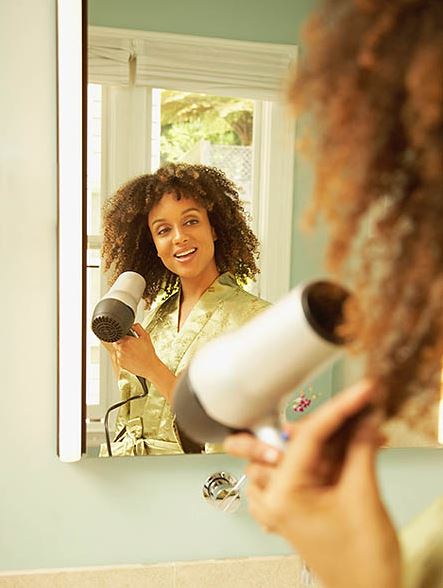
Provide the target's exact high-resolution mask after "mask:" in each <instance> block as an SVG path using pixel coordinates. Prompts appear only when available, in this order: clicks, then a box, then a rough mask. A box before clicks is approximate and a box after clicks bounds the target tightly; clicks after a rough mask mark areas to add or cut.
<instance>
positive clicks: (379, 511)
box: [225, 382, 401, 588]
mask: <svg viewBox="0 0 443 588" xmlns="http://www.w3.org/2000/svg"><path fill="white" fill-rule="evenodd" d="M374 395H375V393H374V390H373V388H372V386H371V384H370V383H368V382H361V383H359V384H357V385H356V386H354V387H352V388H350V389H348V390H346V391H345V392H343V393H342V394H340V395H338V396H336V397H334V398H332V399H331V400H329V401H328V402H327V403H326V404H324V405H323V406H321V407H320V408H319V409H317V410H316V411H315V412H314V413H312V414H311V415H308V416H306V417H304V418H303V419H302V420H301V421H299V422H298V423H297V424H295V425H294V426H293V427H292V435H291V440H290V442H289V443H288V444H287V449H286V451H285V453H284V455H281V454H280V453H279V452H278V451H276V450H272V449H271V448H270V447H269V446H267V445H265V444H264V443H262V442H260V441H258V440H255V439H254V438H253V437H251V436H245V435H238V436H236V435H234V436H231V437H229V438H228V439H227V440H226V442H225V449H226V451H227V452H228V453H231V454H232V455H236V456H238V457H243V458H247V459H250V460H251V464H250V465H249V467H248V468H247V471H246V473H247V475H248V478H249V488H248V499H249V509H250V511H251V514H252V515H253V516H254V518H256V519H257V521H258V522H259V523H260V524H261V525H262V526H263V527H264V528H265V529H267V530H269V531H272V532H275V533H278V534H280V535H282V536H283V537H284V538H285V539H287V540H288V541H289V542H290V543H291V544H292V545H293V547H294V548H295V549H296V550H297V551H298V552H299V553H300V555H301V556H302V557H303V558H304V559H305V560H306V562H307V564H308V565H309V566H310V567H311V568H312V570H313V571H314V572H315V573H316V574H317V576H318V577H319V578H320V580H322V581H323V583H324V584H325V586H327V588H345V587H346V588H348V587H349V588H351V587H352V588H373V587H374V586H377V588H397V587H398V586H400V583H401V571H400V569H401V561H400V550H399V545H398V540H397V536H396V533H395V531H394V528H393V525H392V523H391V521H390V519H389V517H388V515H387V513H386V510H385V508H384V505H383V503H382V501H381V498H380V494H379V490H378V486H377V480H376V474H375V456H376V452H377V450H378V447H379V445H380V442H381V436H380V434H379V431H378V424H379V421H380V417H379V415H376V414H375V413H372V414H370V416H367V417H365V418H363V419H362V420H361V421H359V422H358V424H357V425H356V427H355V429H354V431H353V433H352V434H351V435H350V439H349V440H348V442H347V446H346V448H345V449H343V446H342V445H341V442H340V436H339V435H338V432H339V430H340V429H341V427H342V426H343V425H344V424H345V423H346V422H347V421H348V419H349V418H351V417H353V416H355V415H357V414H358V413H359V412H360V411H361V410H362V409H364V408H365V407H367V406H368V405H369V404H370V403H371V401H372V400H373V398H374Z"/></svg>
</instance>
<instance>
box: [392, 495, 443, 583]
mask: <svg viewBox="0 0 443 588" xmlns="http://www.w3.org/2000/svg"><path fill="white" fill-rule="evenodd" d="M400 542H401V546H402V552H403V562H404V564H403V588H442V587H443V496H441V497H440V498H438V499H437V500H435V501H434V502H433V503H432V504H431V505H430V506H429V507H428V508H427V509H426V510H424V511H423V512H422V513H421V514H420V515H418V516H417V517H416V518H415V519H413V521H412V522H411V523H409V525H407V526H406V527H405V528H404V529H403V530H402V531H401V533H400Z"/></svg>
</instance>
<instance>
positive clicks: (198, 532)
mask: <svg viewBox="0 0 443 588" xmlns="http://www.w3.org/2000/svg"><path fill="white" fill-rule="evenodd" d="M145 4H146V2H145ZM208 4H211V6H210V7H209V8H208V6H207V5H208ZM294 4H297V7H298V8H294V7H293V6H292V5H294ZM107 5H109V6H111V2H109V3H107ZM175 5H179V6H181V3H178V2H174V3H171V2H163V3H160V2H155V3H154V2H152V13H151V16H152V27H151V28H152V29H153V30H174V31H175V32H184V33H191V32H195V33H199V34H206V35H207V34H219V35H220V36H236V37H238V38H245V39H246V38H247V39H251V38H254V37H256V39H257V40H264V41H269V40H274V41H276V42H287V41H289V40H290V39H289V36H288V35H289V34H290V33H289V31H290V29H289V28H288V21H289V20H290V18H291V20H293V23H294V27H293V30H294V31H295V34H296V30H297V18H298V17H299V16H301V7H303V10H305V9H306V8H307V7H308V6H309V3H308V2H307V1H305V2H303V3H302V2H297V3H294V2H283V1H282V0H273V1H272V2H270V1H268V2H264V1H262V2H258V1H254V2H253V1H252V0H248V1H247V2H242V3H239V2H237V3H236V4H234V2H225V3H224V6H225V7H226V6H227V7H228V8H230V7H234V6H235V8H236V10H237V15H238V14H240V17H238V16H237V17H235V13H234V12H230V11H229V10H228V9H227V8H224V9H223V10H225V12H224V13H223V14H219V13H220V12H221V11H222V9H221V4H220V3H208V2H207V1H206V2H203V1H198V2H197V1H196V0H195V1H194V2H187V3H186V7H187V11H184V12H183V14H179V13H178V12H174V10H173V9H175ZM245 6H246V7H248V8H249V10H250V11H251V14H252V11H255V12H254V16H253V17H252V16H251V15H249V13H248V10H247V9H246V8H245ZM181 10H183V9H181ZM240 10H241V13H240V12H239V11H240ZM286 10H294V11H295V10H298V11H299V12H292V13H291V17H290V18H289V17H287V16H286V15H287V12H285V11H286ZM185 17H186V18H185ZM0 22H1V26H2V30H1V34H0V56H1V57H0V58H1V71H2V92H1V94H0V128H1V139H0V191H1V209H0V219H1V231H0V246H1V249H0V256H1V257H0V258H1V269H2V280H1V283H2V288H1V310H2V334H3V336H2V337H1V343H0V345H1V349H0V357H1V383H2V406H1V415H2V424H1V439H2V450H3V457H2V459H1V474H0V475H1V478H0V479H1V493H0V569H1V570H25V569H35V568H55V567H57V568H60V567H78V566H97V565H117V564H135V563H142V564H147V563H154V562H168V561H186V560H204V559H220V558H228V557H249V556H262V555H266V556H271V555H280V554H287V553H289V552H290V550H289V549H288V547H287V546H286V545H285V544H284V543H283V541H281V540H280V539H278V538H276V537H272V536H269V535H265V534H263V533H262V532H261V530H260V529H259V528H258V527H257V526H256V524H255V523H254V522H253V521H251V520H250V519H249V517H248V516H247V513H246V512H245V510H243V511H241V512H239V513H237V514H236V515H232V516H227V515H223V514H221V513H218V512H216V511H214V510H212V509H211V508H209V507H208V506H207V505H206V504H204V503H203V501H202V500H201V498H200V492H201V487H202V484H203V481H204V480H205V478H206V476H207V475H208V474H209V473H212V472H214V471H217V470H219V469H225V470H227V471H230V472H232V473H234V474H235V473H237V474H240V473H241V471H242V464H241V463H240V462H238V461H236V460H234V459H231V458H229V457H226V456H223V455H214V456H209V457H204V456H185V457H168V458H151V459H143V458H142V459H136V458H134V459H131V460H116V461H111V460H104V461H100V460H94V459H88V460H84V461H81V462H80V463H76V464H62V463H60V462H59V461H58V459H57V457H56V453H55V447H56V401H57V400H56V399H57V390H56V350H57V338H56V305H57V300H56V222H57V220H56V215H57V201H56V73H55V71H56V54H55V0H40V1H39V2H35V1H34V0H21V1H20V2H19V1H17V0H2V2H1V3H0ZM155 23H158V25H157V26H154V25H155ZM169 23H171V26H169ZM180 23H183V26H184V27H185V26H186V28H183V29H182V30H180V28H179V26H180ZM271 23H276V24H272V25H271ZM172 24H173V25H174V27H175V28H174V29H172ZM255 28H256V35H255V33H254V30H255ZM291 30H292V29H291ZM271 31H278V32H281V31H284V32H283V33H282V36H281V37H280V34H279V35H277V34H275V36H273V34H271ZM266 35H270V37H267V36H266ZM297 185H298V190H300V191H306V190H307V184H304V183H303V176H301V175H299V176H298V184H297ZM380 474H381V480H382V486H383V490H384V493H385V495H386V498H387V502H388V506H389V508H390V510H391V511H392V513H393V515H394V517H395V520H396V522H397V523H399V524H400V523H403V522H405V521H406V520H408V519H409V518H410V517H411V516H412V515H413V514H414V513H415V512H417V511H418V510H420V509H421V508H422V507H423V506H424V505H426V504H427V503H428V502H429V501H430V500H431V499H432V498H433V497H434V496H436V495H438V494H441V493H442V492H443V453H442V452H440V451H438V450H421V451H420V450H389V451H386V452H384V453H383V454H382V456H381V458H380Z"/></svg>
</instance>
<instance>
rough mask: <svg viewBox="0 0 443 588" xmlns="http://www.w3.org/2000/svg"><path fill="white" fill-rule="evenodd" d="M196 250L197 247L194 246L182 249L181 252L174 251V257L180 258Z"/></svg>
mask: <svg viewBox="0 0 443 588" xmlns="http://www.w3.org/2000/svg"><path fill="white" fill-rule="evenodd" d="M196 251H197V249H196V248H195V247H194V248H193V249H188V250H187V251H183V252H182V253H176V254H175V257H177V258H178V259H180V258H181V257H186V256H187V255H191V254H192V253H195V252H196Z"/></svg>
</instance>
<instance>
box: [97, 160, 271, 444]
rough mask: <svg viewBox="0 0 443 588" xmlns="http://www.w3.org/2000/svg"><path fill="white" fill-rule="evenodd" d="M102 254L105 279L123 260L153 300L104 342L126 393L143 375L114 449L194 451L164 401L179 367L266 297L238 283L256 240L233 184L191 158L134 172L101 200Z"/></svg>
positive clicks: (250, 263)
mask: <svg viewBox="0 0 443 588" xmlns="http://www.w3.org/2000/svg"><path fill="white" fill-rule="evenodd" d="M102 255H103V261H104V269H105V271H107V270H109V269H111V272H112V277H111V281H114V280H115V279H116V278H117V276H118V275H120V273H121V272H123V271H126V270H133V271H136V272H138V273H140V274H141V275H142V276H144V278H145V279H146V289H145V292H144V299H145V301H146V304H147V305H148V306H149V307H150V311H149V312H148V313H147V316H146V318H145V320H144V321H143V326H142V325H139V324H136V325H134V331H135V333H136V334H137V337H136V338H135V337H124V338H123V339H121V340H120V341H119V342H117V343H114V344H107V345H106V348H107V349H108V351H109V352H110V354H111V358H112V361H113V365H114V369H115V372H116V374H117V376H118V381H119V387H120V390H121V393H122V399H125V398H129V396H134V395H136V394H138V393H141V387H140V385H139V383H138V381H137V379H136V378H135V377H134V375H137V376H141V377H144V378H145V379H146V380H147V382H148V385H149V394H148V396H147V398H143V399H139V400H134V401H131V402H130V403H128V404H126V405H124V406H123V407H122V409H121V410H120V413H119V415H118V418H117V423H116V432H117V434H116V440H115V442H114V444H113V455H122V454H124V455H127V454H130V455H133V454H137V455H139V454H141V455H144V454H146V453H148V454H162V453H183V452H192V453H194V452H199V451H201V450H202V449H204V448H201V447H199V446H196V445H195V444H193V443H192V442H191V441H190V440H188V439H186V438H185V436H184V435H183V433H182V432H180V431H178V430H177V427H176V425H175V422H174V417H173V414H172V413H171V410H170V406H171V399H172V390H173V388H174V384H175V381H176V378H177V374H178V373H179V372H180V371H181V370H183V368H184V367H185V366H186V365H187V363H188V361H189V359H190V358H191V356H192V355H193V354H194V353H195V352H196V351H197V349H198V348H199V347H200V346H201V345H203V344H204V343H205V342H206V341H208V340H210V339H212V338H213V337H216V336H217V335H219V334H220V333H222V332H224V331H228V330H231V329H234V328H236V327H238V326H240V325H241V324H243V323H244V322H246V321H247V320H249V319H250V318H251V317H252V316H254V315H255V314H257V313H258V312H260V311H261V310H263V309H264V308H265V307H266V306H267V305H268V303H267V302H265V301H264V300H261V299H259V298H257V297H256V296H253V295H252V294H250V293H248V292H246V291H245V290H243V289H242V288H241V287H240V286H239V283H246V282H247V281H248V280H250V279H253V278H254V277H255V275H256V274H257V272H258V268H257V265H256V258H257V256H258V241H257V239H256V237H255V236H254V234H253V233H252V231H251V229H250V228H249V227H248V225H247V222H246V218H245V214H244V210H243V207H242V204H241V202H240V199H239V196H238V193H237V190H236V188H235V186H234V185H233V183H232V182H230V181H229V180H228V179H227V178H226V176H225V175H224V174H223V173H222V172H221V171H220V170H218V169H215V168H211V167H207V166H203V165H188V164H177V165H175V164H170V165H167V166H165V167H162V168H160V169H159V170H158V171H157V172H156V173H154V174H147V175H144V176H140V177H138V178H135V179H133V180H131V181H130V182H128V183H127V184H126V185H124V186H123V187H122V188H120V189H119V190H118V191H117V193H116V194H115V195H114V196H113V197H111V198H110V199H109V200H108V201H107V203H106V205H105V209H104V242H103V250H102ZM213 449H214V448H211V447H206V450H207V451H209V450H213Z"/></svg>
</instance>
